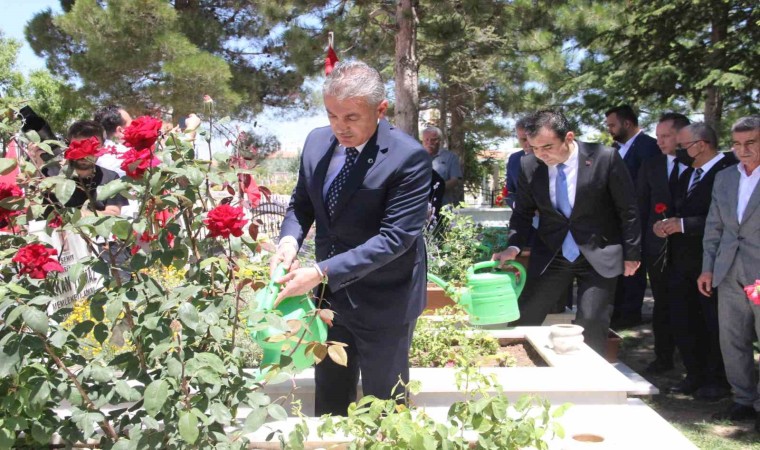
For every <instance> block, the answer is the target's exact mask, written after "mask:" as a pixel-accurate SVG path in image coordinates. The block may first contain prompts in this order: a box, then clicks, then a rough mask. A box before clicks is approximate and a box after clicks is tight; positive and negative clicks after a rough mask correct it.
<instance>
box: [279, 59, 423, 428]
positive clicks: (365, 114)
mask: <svg viewBox="0 0 760 450" xmlns="http://www.w3.org/2000/svg"><path fill="white" fill-rule="evenodd" d="M323 96H324V103H325V108H326V110H327V115H328V118H329V120H330V126H329V127H323V128H317V129H315V130H314V131H312V132H311V133H310V134H309V136H308V137H307V138H306V143H305V144H304V148H303V155H302V157H301V165H300V169H299V173H298V182H297V184H296V187H295V189H294V190H293V195H292V197H291V199H290V205H289V206H288V210H287V213H286V215H285V219H284V220H283V223H282V231H281V233H280V243H279V245H278V249H277V252H276V254H275V255H274V256H273V257H272V265H273V266H274V265H276V264H279V263H282V264H284V265H285V266H286V267H288V268H289V272H288V274H287V275H285V276H284V277H283V278H281V279H280V280H278V281H279V282H281V283H284V284H285V287H284V288H283V290H282V291H281V293H280V296H279V298H278V301H279V300H281V299H283V298H286V297H290V296H293V295H301V294H305V293H307V292H309V291H311V290H312V289H314V288H315V287H317V286H319V285H320V284H321V283H322V282H324V283H326V289H325V290H326V294H325V296H324V299H325V300H326V302H327V303H328V305H329V306H327V307H328V308H329V309H331V310H333V311H334V312H335V317H334V321H333V324H332V327H330V329H329V331H328V340H331V341H338V342H343V343H345V344H347V345H348V347H347V348H346V352H347V354H348V365H347V366H346V367H344V366H341V365H338V364H336V363H335V362H334V361H332V360H330V358H326V359H325V360H324V361H322V362H321V363H320V364H317V366H316V369H315V381H316V398H315V405H316V407H315V409H316V411H315V412H316V414H317V415H322V414H334V415H346V414H347V408H348V405H349V404H350V403H351V402H352V401H355V400H356V387H357V383H358V380H359V372H360V371H361V375H362V389H363V392H364V394H365V395H374V396H377V397H380V398H391V397H392V396H394V397H395V396H397V395H402V396H403V394H404V390H403V388H397V389H396V392H395V393H394V392H393V391H394V388H395V387H396V385H397V384H398V382H399V380H402V381H403V382H408V380H409V346H410V344H411V340H412V332H413V331H414V326H415V323H416V320H417V317H419V315H420V314H421V313H422V310H423V309H424V307H425V298H426V296H425V286H426V270H427V263H426V255H425V244H424V240H423V236H422V230H423V227H424V226H425V220H426V217H427V202H428V193H429V191H430V180H431V174H432V164H431V160H430V156H429V155H428V153H427V151H426V150H425V149H424V148H423V147H422V145H421V144H420V143H419V142H417V141H416V140H414V139H413V138H412V137H410V136H409V135H407V134H405V133H404V132H403V131H401V130H398V129H395V128H393V127H392V126H391V125H390V124H389V123H388V122H387V121H386V120H385V119H384V116H385V112H386V110H387V108H388V101H387V100H386V99H385V89H384V85H383V81H382V79H381V78H380V74H379V73H378V72H377V71H376V70H375V69H372V68H371V67H369V66H368V65H366V64H365V63H362V62H358V61H348V62H343V63H340V64H338V65H337V66H336V67H335V68H334V69H333V71H332V72H331V73H330V75H329V76H328V77H327V79H326V80H325V84H324V87H323ZM314 223H316V235H315V244H316V260H317V263H316V264H315V265H314V266H311V267H299V265H298V263H297V260H296V254H297V250H298V248H299V247H300V246H301V244H302V243H303V240H304V238H305V237H306V234H307V233H308V231H309V229H310V228H311V226H312V224H314ZM321 290H322V289H321V287H320V288H318V289H317V292H319V291H321ZM402 398H403V397H402Z"/></svg>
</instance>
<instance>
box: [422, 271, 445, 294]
mask: <svg viewBox="0 0 760 450" xmlns="http://www.w3.org/2000/svg"><path fill="white" fill-rule="evenodd" d="M427 278H428V280H429V281H432V282H433V283H435V284H437V285H438V286H440V287H441V288H443V290H444V291H446V292H448V291H450V290H451V286H450V285H449V283H447V282H445V281H443V280H442V279H441V278H440V277H439V276H437V275H433V274H432V273H430V272H428V274H427Z"/></svg>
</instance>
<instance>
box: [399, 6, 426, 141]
mask: <svg viewBox="0 0 760 450" xmlns="http://www.w3.org/2000/svg"><path fill="white" fill-rule="evenodd" d="M416 7H417V1H416V0H398V3H397V4H396V23H397V24H398V32H397V33H396V67H395V76H394V80H395V83H396V105H395V116H394V118H395V124H396V127H397V128H400V129H401V130H403V131H405V132H406V133H408V134H409V135H411V136H412V137H414V138H415V139H419V125H418V122H419V108H420V99H419V82H418V71H419V61H418V60H417V12H416Z"/></svg>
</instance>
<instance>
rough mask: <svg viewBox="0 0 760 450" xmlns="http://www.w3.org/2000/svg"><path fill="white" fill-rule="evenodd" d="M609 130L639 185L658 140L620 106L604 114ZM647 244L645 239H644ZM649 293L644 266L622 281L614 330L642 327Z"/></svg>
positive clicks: (613, 314) (615, 309)
mask: <svg viewBox="0 0 760 450" xmlns="http://www.w3.org/2000/svg"><path fill="white" fill-rule="evenodd" d="M605 116H607V130H608V131H609V132H610V134H611V135H612V138H613V139H615V142H617V143H618V144H619V146H618V147H617V151H618V153H619V154H620V156H621V157H622V158H623V162H625V166H626V167H627V168H628V173H630V174H631V179H632V180H633V181H634V183H636V181H637V180H638V176H639V168H640V167H641V164H642V163H643V162H644V161H646V160H647V159H649V158H651V157H653V156H657V155H659V154H660V149H659V148H658V147H657V140H656V139H654V138H653V137H651V136H649V135H647V134H645V133H644V132H643V131H642V130H641V128H639V118H638V116H637V115H636V113H635V112H634V111H633V108H631V107H630V106H628V105H622V106H617V107H615V108H612V109H610V110H608V111H607V112H606V113H605ZM644 240H646V236H644ZM646 289H647V274H646V268H645V267H644V266H643V265H642V266H641V267H640V268H639V270H638V271H636V274H635V275H633V276H631V277H620V279H618V284H617V290H616V291H615V306H614V308H613V310H612V328H615V329H622V328H627V327H632V326H635V325H638V324H639V323H641V307H642V305H643V304H644V293H645V291H646Z"/></svg>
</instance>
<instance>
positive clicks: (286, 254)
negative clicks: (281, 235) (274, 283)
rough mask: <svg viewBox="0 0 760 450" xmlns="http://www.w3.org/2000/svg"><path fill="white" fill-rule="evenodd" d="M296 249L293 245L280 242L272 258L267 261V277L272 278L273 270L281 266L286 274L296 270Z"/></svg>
mask: <svg viewBox="0 0 760 450" xmlns="http://www.w3.org/2000/svg"><path fill="white" fill-rule="evenodd" d="M297 255H298V249H297V248H296V246H295V245H293V244H292V243H289V242H282V243H280V245H279V246H277V251H276V252H275V254H274V255H272V258H270V259H269V276H270V277H272V276H274V269H275V268H276V267H277V266H278V265H279V264H282V265H283V267H285V271H286V272H291V271H293V270H296V269H297V268H298V260H297V259H296V256H297Z"/></svg>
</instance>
